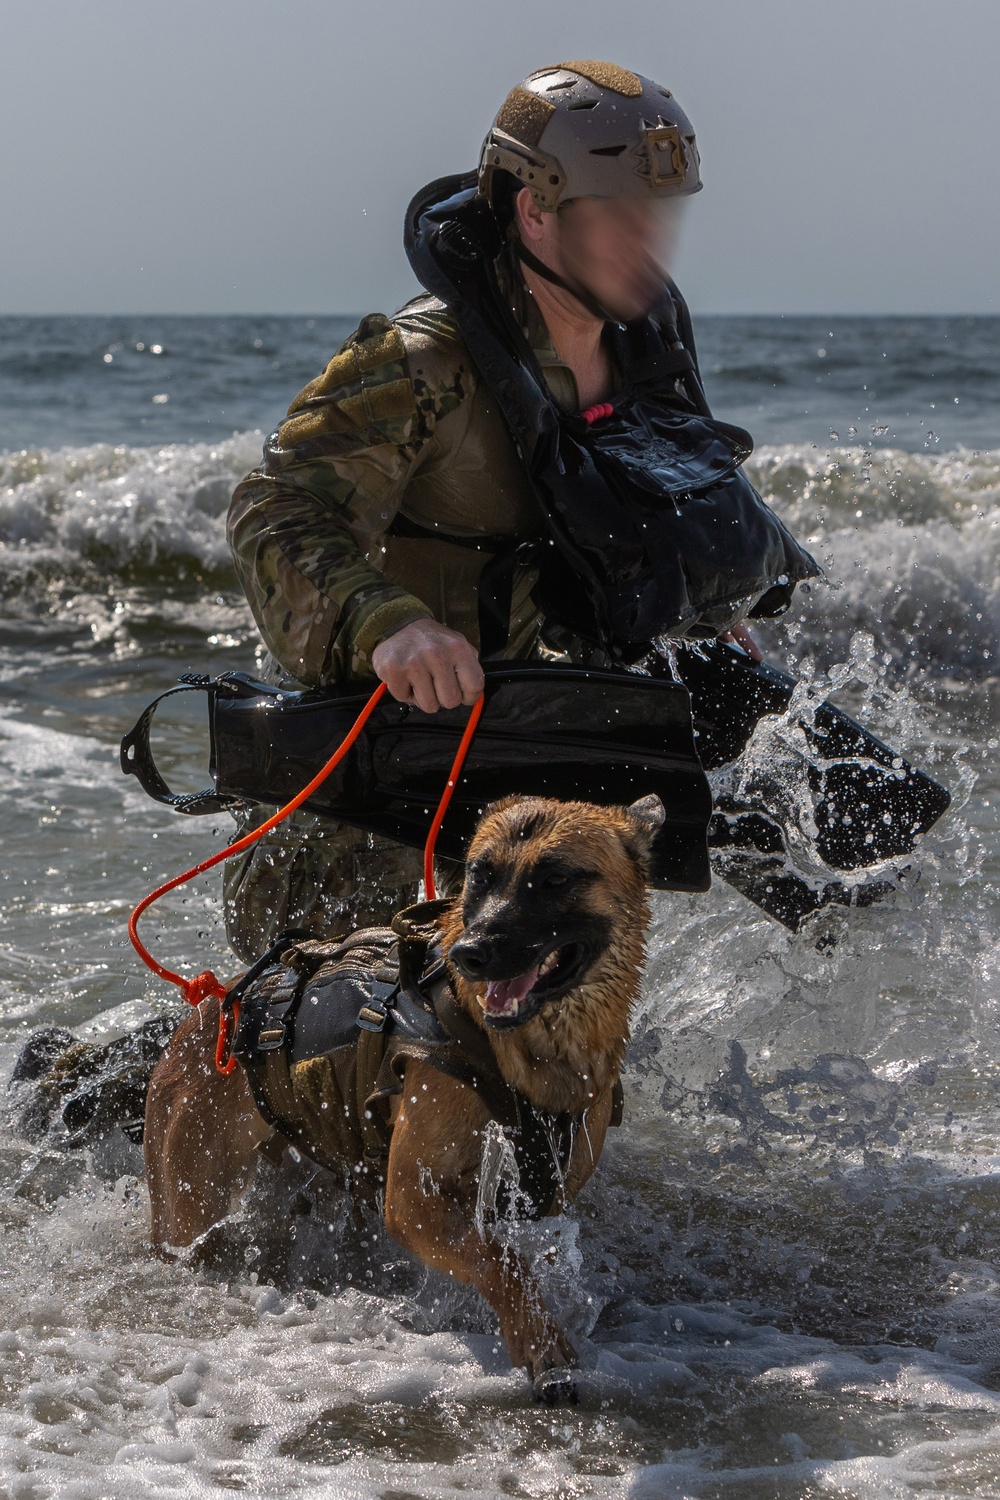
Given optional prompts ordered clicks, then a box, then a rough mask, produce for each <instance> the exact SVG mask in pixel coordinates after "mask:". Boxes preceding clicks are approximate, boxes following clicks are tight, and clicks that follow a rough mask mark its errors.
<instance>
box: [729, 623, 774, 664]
mask: <svg viewBox="0 0 1000 1500" xmlns="http://www.w3.org/2000/svg"><path fill="white" fill-rule="evenodd" d="M720 640H723V641H732V642H733V643H734V645H737V646H742V647H743V650H744V651H745V652H746V654H747V656H749V658H750V660H751V661H763V660H764V657H763V654H762V652H761V649H760V647H759V646H758V644H757V642H756V641H755V640H754V638H753V636H752V635H751V634H750V631H749V630H748V629H747V627H746V625H744V624H742V623H741V624H739V625H734V626H733V628H732V630H727V631H726V633H725V635H723V636H720Z"/></svg>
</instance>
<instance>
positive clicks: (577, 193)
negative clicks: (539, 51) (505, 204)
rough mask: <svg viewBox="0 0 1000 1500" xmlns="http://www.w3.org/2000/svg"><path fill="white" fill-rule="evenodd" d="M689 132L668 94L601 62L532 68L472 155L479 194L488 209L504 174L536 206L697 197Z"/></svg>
mask: <svg viewBox="0 0 1000 1500" xmlns="http://www.w3.org/2000/svg"><path fill="white" fill-rule="evenodd" d="M699 171H700V161H699V158H698V147H697V145H696V143H695V138H694V131H693V130H692V128H691V122H690V120H689V119H688V117H687V115H686V114H685V113H684V111H683V110H682V109H681V108H680V106H679V105H678V104H677V101H676V100H675V99H674V96H673V95H672V94H671V92H670V90H669V89H665V88H663V87H661V85H660V84H658V83H653V81H652V80H651V79H649V78H641V77H640V76H639V74H638V73H630V72H629V71H628V69H626V68H619V67H617V66H616V65H615V64H614V63H607V62H589V61H579V62H566V63H557V64H555V65H554V66H552V67H549V68H538V69H537V70H536V71H535V72H534V73H530V74H529V75H528V77H527V78H526V79H525V80H524V82H523V83H522V84H519V85H518V87H517V88H515V89H512V90H511V92H510V93H509V94H508V95H507V98H506V100H505V101H504V104H503V108H502V109H501V110H500V113H499V114H498V115H497V117H496V119H495V120H494V122H493V128H492V130H491V131H490V133H489V135H488V136H487V137H486V140H485V141H484V142H483V149H482V154H481V156H480V159H479V191H480V193H482V195H483V197H484V198H486V199H487V201H488V202H489V203H491V204H492V205H494V206H495V197H494V194H495V188H496V183H495V176H496V174H497V173H498V172H500V173H509V174H510V175H511V176H512V177H514V178H515V179H516V180H517V181H519V182H520V183H521V184H522V185H523V186H524V187H526V188H528V189H529V191H530V193H531V195H532V197H533V198H534V200H535V202H536V203H537V204H538V206H539V208H542V209H547V210H550V211H551V210H554V209H556V208H558V207H559V205H560V204H561V203H566V202H568V201H569V200H570V199H571V198H645V197H655V198H662V197H669V196H671V195H674V194H681V193H697V192H698V191H699V189H700V188H701V177H700V175H699Z"/></svg>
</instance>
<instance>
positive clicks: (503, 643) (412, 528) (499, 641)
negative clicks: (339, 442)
mask: <svg viewBox="0 0 1000 1500" xmlns="http://www.w3.org/2000/svg"><path fill="white" fill-rule="evenodd" d="M388 535H389V536H399V537H407V538H409V539H410V540H412V541H435V542H447V543H448V544H449V546H452V547H468V548H471V550H472V551H474V552H489V553H491V554H492V555H491V556H490V558H489V560H488V561H487V562H486V563H485V564H484V566H483V571H482V572H481V573H480V575H479V583H478V585H477V588H476V599H477V609H478V617H479V655H480V657H481V658H482V659H483V660H484V661H485V660H488V659H489V658H490V657H494V656H500V655H502V653H503V652H504V651H505V650H506V649H507V643H508V641H509V640H510V611H511V604H512V602H513V596H514V574H515V572H516V570H517V569H518V568H530V567H531V565H532V564H533V563H534V562H535V561H536V560H537V557H538V553H539V550H540V548H541V542H540V541H539V540H537V539H534V538H532V539H529V540H527V541H525V540H523V539H522V538H520V537H516V536H489V535H487V534H486V533H483V534H482V535H478V536H458V535H456V533H455V532H451V531H442V530H441V529H440V528H439V527H436V526H421V525H420V523H419V522H417V521H411V520H410V519H409V517H408V516H404V515H400V514H398V513H397V515H396V516H395V517H394V519H393V521H392V524H391V525H390V527H389V531H388Z"/></svg>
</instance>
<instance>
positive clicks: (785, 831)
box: [659, 642, 951, 931]
mask: <svg viewBox="0 0 1000 1500" xmlns="http://www.w3.org/2000/svg"><path fill="white" fill-rule="evenodd" d="M672 665H673V668H674V669H675V670H676V672H677V674H678V675H679V677H680V678H681V680H682V681H683V682H684V684H685V686H686V687H687V688H688V690H689V691H690V693H691V709H692V714H693V717H694V723H695V734H696V739H697V744H698V751H699V755H700V756H701V760H702V764H703V765H704V766H705V768H706V770H708V771H710V772H711V771H715V770H718V769H719V768H721V767H724V766H727V765H731V764H734V763H736V764H737V765H739V757H740V756H741V755H742V754H743V752H744V750H745V749H746V747H747V745H748V742H749V740H750V737H751V735H752V734H753V732H754V730H755V729H756V728H757V727H758V724H759V723H760V721H761V719H762V718H764V717H765V716H766V715H785V716H786V717H787V715H788V710H789V706H790V704H791V702H792V697H793V694H794V692H795V690H796V689H797V688H798V687H799V684H798V683H797V682H796V680H795V678H793V677H791V676H789V674H788V673H787V672H782V671H781V670H779V669H778V668H777V667H774V666H771V665H770V664H768V663H766V662H762V663H759V664H758V663H755V662H753V661H752V660H751V659H750V657H749V656H747V655H746V653H745V652H743V651H742V650H740V649H739V648H738V647H735V648H734V647H732V646H728V645H725V644H722V643H721V642H719V643H716V642H713V643H711V644H709V645H706V646H704V647H702V646H699V647H695V648H691V647H687V648H681V649H679V650H678V651H677V652H676V655H675V657H674V661H673V664H672ZM659 670H661V671H663V672H668V671H670V670H671V665H670V664H668V663H667V662H666V661H665V662H664V663H663V666H662V667H661V668H660V669H659ZM792 727H793V728H794V729H798V730H799V731H801V755H800V756H799V757H798V758H799V766H798V774H799V776H800V778H801V779H802V781H803V786H802V791H803V792H804V793H805V796H806V799H807V801H808V815H809V819H810V821H811V823H812V824H813V825H814V827H813V828H811V829H810V830H809V835H808V839H809V842H810V844H811V846H812V850H813V851H814V852H815V854H816V855H818V857H819V860H820V861H822V865H823V866H825V867H826V868H827V871H831V872H844V873H850V872H853V871H857V870H864V869H869V868H871V867H872V866H875V865H881V864H884V863H886V862H887V861H895V860H900V859H904V858H905V856H906V855H908V854H910V853H912V851H913V849H914V846H915V844H916V841H917V839H918V838H919V837H920V835H921V834H923V833H926V832H927V830H928V829H929V828H930V827H931V826H932V825H933V824H934V823H935V822H936V821H937V819H938V818H940V817H941V815H942V813H944V812H945V811H946V809H947V808H948V806H949V804H950V802H951V796H950V794H949V792H948V791H947V790H946V789H945V788H944V787H943V786H941V785H939V783H938V782H936V781H934V780H932V778H931V777H930V776H928V775H927V774H926V772H924V771H920V770H917V769H916V768H915V767H913V766H911V765H909V764H908V762H907V761H905V760H904V759H903V757H902V756H901V755H899V754H898V752H897V751H895V750H893V749H891V748H890V747H889V746H888V745H886V744H884V743H883V742H882V741H881V740H880V739H878V738H877V737H876V736H875V735H873V734H872V733H871V732H870V731H869V730H867V729H865V728H864V727H863V726H862V725H860V724H858V723H857V722H856V721H855V720H854V719H852V718H850V717H849V716H848V715H847V714H846V713H844V711H843V710H842V709H840V708H837V707H835V706H834V705H833V704H832V703H828V702H825V701H824V700H821V699H820V698H819V696H818V695H814V694H810V693H808V692H807V693H806V694H805V695H804V697H803V702H802V707H801V712H798V713H797V714H796V715H794V716H793V725H792ZM793 758H795V757H794V756H793ZM771 769H772V770H773V773H774V774H773V778H772V779H771V781H770V784H769V778H768V766H767V764H766V762H765V763H764V764H762V765H760V766H758V768H757V770H756V773H755V775H753V776H751V777H749V778H747V777H737V778H736V780H737V781H738V782H740V781H742V782H743V785H742V786H740V787H739V789H738V791H737V793H736V794H735V795H734V794H733V792H732V791H725V790H722V791H717V795H716V804H715V805H716V811H715V816H714V817H713V819H712V824H711V828H710V831H709V844H710V845H711V847H712V850H713V859H712V867H713V870H714V871H715V872H716V873H717V874H719V875H721V876H722V878H723V879H724V880H726V881H727V882H728V883H729V884H730V885H732V886H734V887H735V888H736V889H737V890H738V891H739V892H740V893H741V894H742V895H744V896H746V897H747V898H748V899H749V900H751V901H753V902H755V903H756V904H757V905H758V906H760V907H762V908H763V909H764V910H765V911H766V912H767V913H768V914H769V915H770V916H772V917H775V918H777V920H778V921H779V922H782V923H783V924H784V925H785V926H786V927H790V928H791V929H792V930H793V931H796V930H797V929H798V928H799V927H800V926H801V924H802V922H804V921H805V919H806V918H807V917H809V916H811V915H812V914H813V913H814V912H816V911H819V910H820V909H821V908H823V907H825V906H829V905H837V906H870V905H872V904H874V903H875V902H877V901H879V900H882V899H884V897H885V896H886V895H888V894H889V892H890V891H892V890H893V889H894V888H895V884H896V881H895V880H893V879H888V880H886V879H880V880H876V881H872V882H869V883H867V884H856V883H855V884H851V883H848V882H844V881H840V880H837V879H824V878H822V876H821V874H820V873H819V872H817V871H815V870H814V871H813V874H812V877H811V878H806V877H805V876H804V875H803V874H802V872H801V870H798V869H796V867H795V859H796V856H795V852H794V849H792V848H791V847H790V842H789V823H790V821H791V820H790V818H789V816H788V811H787V809H785V814H786V815H785V817H784V818H782V817H781V816H780V814H779V815H778V816H776V811H777V810H778V808H780V805H781V802H782V800H783V799H785V798H787V792H788V788H787V785H782V784H781V782H782V777H783V776H787V775H788V765H787V763H786V764H784V765H782V766H774V767H772V768H771ZM748 780H749V782H750V786H749V788H748V787H747V785H746V783H747V781H748ZM800 832H801V830H800ZM810 863H812V861H811V860H810ZM896 873H897V875H898V874H899V873H900V872H899V871H898V870H897V872H896Z"/></svg>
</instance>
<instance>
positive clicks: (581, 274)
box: [519, 193, 685, 323]
mask: <svg viewBox="0 0 1000 1500" xmlns="http://www.w3.org/2000/svg"><path fill="white" fill-rule="evenodd" d="M524 197H525V198H528V203H527V204H519V208H521V227H522V233H524V236H525V239H526V241H527V242H528V244H529V247H530V248H531V249H532V250H534V253H535V254H536V255H537V256H538V257H539V259H541V260H543V261H545V263H546V265H548V266H550V267H551V269H552V270H554V271H557V272H558V273H559V274H560V275H562V276H564V277H565V278H566V280H567V281H569V282H570V283H579V284H580V285H582V286H584V287H585V288H586V289H587V291H588V292H590V293H591V295H592V296H594V297H596V298H597V300H598V302H600V303H601V304H602V306H604V307H606V308H607V309H608V311H609V312H610V313H612V314H613V315H614V316H615V317H617V318H619V319H620V320H621V321H622V322H623V323H624V322H628V320H629V319H630V318H638V317H642V316H643V315H644V314H646V313H648V312H649V310H650V308H651V307H652V306H653V305H654V303H655V302H656V301H657V299H658V298H659V296H660V293H661V290H662V287H663V279H664V275H665V273H666V272H667V271H668V270H669V268H670V266H671V264H672V262H673V258H674V251H675V247H676V241H677V236H678V231H679V227H680V219H681V214H682V212H683V207H684V201H685V200H684V199H682V198H679V197H674V198H575V199H574V200H573V201H572V202H570V203H567V204H566V205H565V206H564V207H563V208H561V209H560V210H559V211H558V212H556V213H544V212H542V211H541V210H539V209H537V208H535V206H534V204H531V209H532V210H533V212H530V211H529V209H528V204H530V197H529V195H528V194H527V193H525V194H524Z"/></svg>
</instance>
